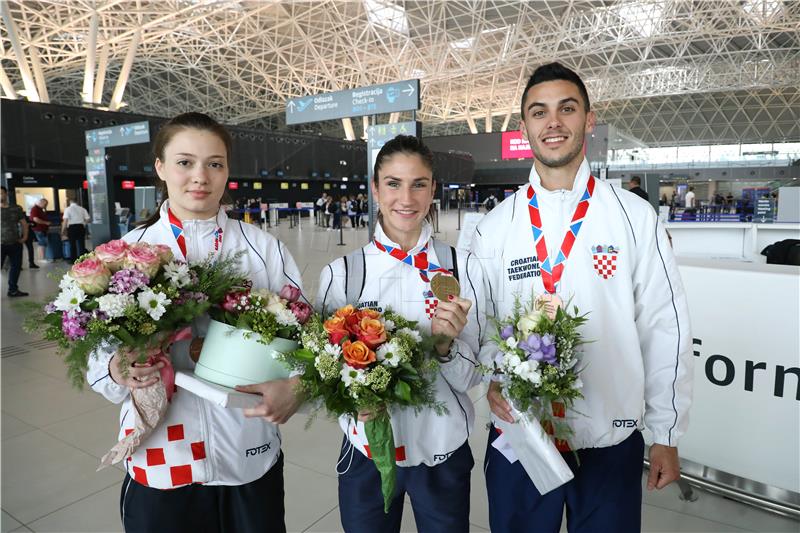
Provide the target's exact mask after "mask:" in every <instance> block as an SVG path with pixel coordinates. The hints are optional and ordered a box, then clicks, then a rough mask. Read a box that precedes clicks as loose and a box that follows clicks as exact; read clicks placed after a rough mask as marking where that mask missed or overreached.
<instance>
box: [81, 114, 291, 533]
mask: <svg viewBox="0 0 800 533" xmlns="http://www.w3.org/2000/svg"><path fill="white" fill-rule="evenodd" d="M154 154H155V156H156V163H155V168H156V172H157V173H158V177H159V178H160V179H161V183H160V185H161V186H163V193H164V198H165V200H164V201H163V202H162V205H161V207H160V209H159V210H158V212H157V213H156V214H155V215H154V216H153V217H152V218H150V219H149V220H147V221H146V222H145V223H144V224H143V225H142V226H140V227H139V228H137V229H135V230H133V231H131V232H130V233H128V234H127V235H125V236H124V237H123V241H125V242H126V243H128V244H134V243H150V244H161V245H166V246H169V248H170V249H171V250H172V253H173V254H174V255H175V257H176V258H180V259H183V260H184V261H187V262H190V263H194V262H197V261H203V260H206V259H208V258H209V257H212V258H215V259H216V258H219V259H222V258H227V257H236V258H237V261H238V268H239V272H240V273H241V274H242V275H243V276H245V277H246V278H247V279H249V280H250V281H251V282H252V286H253V288H254V289H268V290H270V291H273V292H279V291H280V290H281V288H283V287H284V286H285V285H286V284H289V285H292V286H293V287H297V288H298V289H301V285H300V283H301V277H300V272H299V271H298V268H297V265H296V264H295V262H294V260H293V259H292V257H291V255H290V254H289V252H288V250H286V248H285V246H284V245H283V244H282V243H280V242H279V241H277V240H276V239H274V238H273V237H272V236H270V235H269V234H267V233H264V232H262V231H259V230H258V228H256V227H255V226H252V225H249V224H242V223H241V222H240V221H237V220H232V219H229V218H228V217H227V216H226V214H225V212H224V210H223V209H221V208H220V201H221V199H222V195H223V193H224V192H225V187H226V184H227V181H228V168H229V167H228V163H229V161H230V155H231V138H230V135H229V134H228V132H227V131H226V130H225V129H224V128H223V127H222V126H221V125H220V124H218V123H217V122H216V121H214V120H213V119H212V118H210V117H208V116H207V115H204V114H201V113H186V114H183V115H179V116H177V117H175V118H173V119H172V120H170V121H169V122H167V123H166V124H164V125H163V126H162V127H161V129H160V130H159V131H158V134H157V136H156V138H155V141H154ZM117 248H118V249H117ZM123 248H125V246H124V243H121V244H119V245H118V246H116V247H115V246H106V247H105V252H104V253H105V254H106V256H108V257H105V260H112V259H113V257H111V256H113V254H115V253H120V254H121V253H123V250H122V249H123ZM128 248H129V249H130V248H131V247H128ZM128 253H129V252H128ZM237 254H238V255H237ZM207 325H208V318H207V316H206V317H203V318H202V319H199V320H196V321H195V322H194V324H193V325H192V336H193V339H192V340H191V341H190V340H184V341H178V342H176V343H175V344H173V345H172V348H171V350H170V352H171V353H170V355H171V360H172V365H173V366H174V367H175V368H176V369H192V368H193V366H194V360H193V359H195V358H196V357H197V355H198V354H199V351H200V347H201V345H202V337H203V335H204V333H205V330H206V328H207ZM94 355H95V357H92V358H90V365H89V372H88V375H87V378H88V382H89V383H90V384H91V387H92V388H93V389H94V390H95V391H97V392H99V393H100V394H102V395H104V396H105V397H106V398H108V399H109V400H111V401H112V402H114V403H122V412H121V414H120V426H119V438H120V439H123V438H125V436H126V434H127V433H129V432H130V430H131V428H133V425H134V419H135V418H136V414H135V413H134V409H135V408H136V406H135V405H134V403H133V402H132V399H131V398H132V397H131V389H140V388H145V387H149V386H151V385H153V384H156V383H158V381H159V372H160V371H161V370H162V368H163V366H164V363H163V362H159V363H157V364H156V365H151V366H141V365H133V366H130V367H127V368H121V366H120V364H119V361H120V359H121V358H122V359H123V360H124V359H125V358H124V357H122V356H123V355H124V354H120V353H118V352H117V350H116V347H115V346H113V345H108V346H106V347H105V349H103V350H98V351H97V352H96V353H95V354H94ZM295 384H296V378H295V379H286V380H277V381H271V382H267V383H261V384H257V385H249V386H247V387H245V388H243V389H242V390H245V391H247V392H254V393H260V394H262V396H263V400H262V403H261V404H260V405H258V406H256V407H253V408H250V409H247V410H244V411H242V410H239V409H226V408H222V407H219V406H217V405H214V404H212V403H211V402H207V401H204V400H203V399H201V398H200V397H198V396H195V395H193V394H192V393H190V392H189V391H187V390H184V389H180V390H178V392H177V393H175V394H174V396H173V397H172V399H171V402H170V404H169V406H168V407H167V410H166V415H165V419H163V420H161V421H160V423H159V424H158V425H157V426H156V427H155V429H154V430H153V431H152V433H151V434H150V435H149V436H147V437H146V438H145V439H144V440H143V441H142V442H141V445H140V446H139V447H138V448H137V449H136V450H135V452H134V453H133V454H132V455H131V456H130V458H128V459H127V460H126V461H125V466H126V471H127V474H126V476H125V480H124V481H123V485H122V494H121V498H120V512H121V515H122V522H123V525H124V527H125V530H126V531H128V532H133V531H187V532H188V531H207V530H214V531H285V525H284V505H283V496H284V493H283V455H282V453H281V449H280V448H281V440H280V434H279V431H278V428H277V426H276V425H275V424H280V423H283V422H285V421H286V420H288V418H289V417H290V416H291V415H292V414H293V413H294V412H295V411H296V409H297V407H298V406H299V403H300V402H299V399H298V398H297V397H296V396H295V394H294V390H295ZM250 417H259V418H250Z"/></svg>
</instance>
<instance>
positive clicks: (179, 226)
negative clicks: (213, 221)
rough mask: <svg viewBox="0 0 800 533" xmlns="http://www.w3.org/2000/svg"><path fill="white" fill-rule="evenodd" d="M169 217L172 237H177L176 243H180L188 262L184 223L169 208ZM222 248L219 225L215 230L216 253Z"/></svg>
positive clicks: (179, 245)
mask: <svg viewBox="0 0 800 533" xmlns="http://www.w3.org/2000/svg"><path fill="white" fill-rule="evenodd" d="M167 216H168V218H169V227H170V229H172V236H173V237H175V242H176V243H178V248H179V249H180V251H181V253H182V254H183V260H184V261H186V260H187V259H186V236H185V235H184V234H183V223H182V222H181V221H180V219H179V218H178V217H176V216H175V213H173V212H172V209H169V208H167ZM221 247H222V228H220V227H219V225H217V229H215V230H214V252H218V251H219V249H220V248H221Z"/></svg>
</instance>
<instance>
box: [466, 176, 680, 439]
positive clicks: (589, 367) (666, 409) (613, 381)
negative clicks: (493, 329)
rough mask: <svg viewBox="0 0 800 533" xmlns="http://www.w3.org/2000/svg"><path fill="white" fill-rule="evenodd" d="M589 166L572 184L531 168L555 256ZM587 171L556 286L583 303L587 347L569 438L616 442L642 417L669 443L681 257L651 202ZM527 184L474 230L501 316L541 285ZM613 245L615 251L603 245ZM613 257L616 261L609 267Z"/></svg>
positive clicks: (494, 310) (675, 435) (676, 430)
mask: <svg viewBox="0 0 800 533" xmlns="http://www.w3.org/2000/svg"><path fill="white" fill-rule="evenodd" d="M589 173H590V171H589V164H588V163H587V162H586V160H584V161H583V164H582V165H581V167H580V169H579V170H578V173H577V176H576V178H575V183H574V185H573V188H572V190H559V191H548V190H546V189H545V188H544V187H542V186H541V182H540V179H539V176H538V174H537V173H536V169H535V167H534V168H532V170H531V174H530V184H532V185H533V186H534V188H535V190H536V194H537V196H538V198H539V210H540V214H541V218H542V226H543V231H544V234H545V240H546V243H547V248H548V256H549V257H550V261H551V262H552V261H553V260H554V258H555V257H556V255H557V253H558V250H559V248H560V246H561V242H562V240H563V238H564V234H565V232H566V230H567V225H568V223H569V222H570V221H571V219H572V216H573V213H574V212H575V207H576V205H577V204H578V201H579V199H580V197H581V196H582V195H583V193H584V191H585V190H586V184H587V181H588V179H589ZM595 181H596V185H595V189H594V195H593V197H592V199H591V203H590V207H589V210H588V213H587V215H586V217H585V219H584V221H583V225H582V226H581V229H580V231H579V233H578V238H577V240H576V241H575V244H574V246H573V248H572V253H571V255H570V256H569V259H568V260H567V262H566V266H565V268H564V272H563V276H562V278H561V286H560V288H559V289H558V294H559V296H560V297H561V298H562V300H563V301H564V302H567V301H570V300H571V303H572V305H576V306H577V307H578V309H579V310H580V312H581V313H587V312H588V313H589V316H588V322H587V323H586V324H585V325H584V327H583V328H582V331H581V333H582V335H583V339H584V340H586V341H589V343H588V344H586V345H584V346H583V354H584V355H583V362H582V366H583V367H584V370H583V372H582V373H581V375H580V377H581V379H582V381H583V384H584V387H583V391H582V392H583V395H584V398H583V399H580V400H577V401H576V402H575V405H574V409H573V410H571V411H568V412H567V419H568V422H569V424H570V426H571V427H572V429H573V430H574V432H575V434H574V437H572V438H571V439H570V444H571V446H572V447H573V448H574V449H580V448H595V447H598V448H600V447H607V446H612V445H614V444H618V443H620V442H622V441H623V440H624V439H625V438H626V437H628V436H629V435H630V434H631V433H632V432H633V431H635V429H636V428H640V429H641V427H642V424H644V426H646V427H647V428H648V429H650V430H651V431H652V432H653V435H654V440H655V442H656V443H658V444H664V445H668V446H676V445H677V442H678V439H679V438H680V437H681V435H683V433H684V432H685V431H686V426H687V423H688V419H687V414H688V411H689V406H690V404H691V396H692V375H693V373H692V367H693V358H692V334H691V331H690V326H689V313H688V307H687V303H686V294H685V292H684V289H683V285H682V283H681V279H680V275H679V273H678V265H677V264H676V262H675V258H674V256H673V253H672V249H671V248H670V245H669V242H668V240H667V235H666V232H665V231H664V228H663V226H662V225H661V224H660V223H659V222H658V219H657V217H656V213H655V211H654V210H653V208H652V207H651V206H650V205H649V204H648V203H647V202H645V201H644V200H642V199H641V198H639V197H638V196H636V195H634V194H631V193H629V192H628V191H624V190H620V189H614V188H613V187H612V186H611V185H609V184H608V183H606V182H603V181H600V180H595ZM528 186H529V185H528V184H525V185H524V186H522V187H520V188H519V189H518V190H517V192H516V193H515V194H514V195H512V196H509V197H508V198H506V199H505V200H504V201H503V202H502V203H501V204H500V205H498V206H497V207H496V208H495V209H494V210H492V211H491V212H490V213H489V214H487V215H486V217H485V218H484V219H483V220H482V221H481V222H480V223H479V224H478V226H477V230H476V233H475V236H474V238H473V241H472V246H471V250H472V252H473V253H474V254H475V256H477V257H478V258H479V259H480V260H481V263H482V265H483V269H484V276H485V280H486V283H487V291H486V292H487V296H488V297H489V298H490V301H489V302H487V305H486V308H487V312H489V313H490V314H495V316H497V317H498V318H503V317H506V316H508V315H510V314H511V311H512V306H513V304H514V295H515V294H518V295H521V297H522V299H523V301H525V302H526V303H527V301H528V299H529V298H530V294H531V289H533V290H535V291H536V293H537V294H544V292H545V290H544V286H543V284H542V278H541V276H540V271H539V263H538V259H537V257H536V251H535V249H534V241H533V233H532V231H531V222H530V217H529V215H528V197H527V190H528ZM598 246H603V247H604V249H603V252H600V253H598V250H597V247H598ZM609 246H613V248H614V250H615V251H616V253H613V254H609V253H607V247H609ZM610 255H614V256H616V258H615V259H613V260H612V259H611V258H610V257H609V256H610ZM604 256H605V257H604ZM612 261H613V262H614V263H615V266H616V270H611V269H610V268H609V267H610V266H611V264H612ZM604 265H605V266H604ZM487 339H488V337H487ZM496 353H497V347H496V345H495V344H494V343H492V342H491V341H488V340H487V342H485V343H484V344H483V346H482V351H481V355H480V358H481V360H482V361H483V362H484V363H486V364H488V363H489V362H490V361H491V358H492V357H493V356H494V354H496ZM578 413H581V414H578Z"/></svg>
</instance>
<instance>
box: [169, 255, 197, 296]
mask: <svg viewBox="0 0 800 533" xmlns="http://www.w3.org/2000/svg"><path fill="white" fill-rule="evenodd" d="M164 274H165V275H166V276H167V279H168V280H169V281H170V282H171V283H172V284H173V285H174V286H175V287H177V288H179V289H180V288H182V287H186V286H187V285H189V284H190V283H191V282H192V278H191V276H190V275H189V265H188V264H186V263H180V262H178V261H173V262H171V263H167V264H166V265H164Z"/></svg>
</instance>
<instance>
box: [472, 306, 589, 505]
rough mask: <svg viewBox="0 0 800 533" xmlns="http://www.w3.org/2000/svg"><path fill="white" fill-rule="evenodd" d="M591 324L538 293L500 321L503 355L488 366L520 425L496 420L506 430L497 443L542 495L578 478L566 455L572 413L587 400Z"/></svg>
mask: <svg viewBox="0 0 800 533" xmlns="http://www.w3.org/2000/svg"><path fill="white" fill-rule="evenodd" d="M586 320H587V318H586V315H585V314H584V315H581V314H579V312H578V309H577V307H573V308H572V309H571V310H569V309H565V308H564V306H563V305H561V301H560V300H559V299H558V297H557V296H550V295H543V296H538V297H537V296H536V295H534V296H533V297H532V298H531V301H530V302H528V303H526V304H523V303H522V302H520V300H519V298H517V299H516V300H515V302H514V308H513V311H512V313H511V315H510V316H508V317H505V318H503V319H500V320H498V321H497V334H496V335H495V336H494V337H493V338H492V340H493V342H494V343H495V344H496V345H497V348H498V351H497V353H496V354H495V356H494V358H493V360H492V361H491V362H490V363H489V365H487V366H485V367H484V371H485V372H486V373H487V374H488V375H489V377H490V379H491V380H492V381H496V382H499V383H501V384H502V390H503V396H504V397H505V398H506V400H507V401H508V402H509V404H510V405H511V407H512V414H513V416H514V418H515V420H516V421H517V423H515V424H508V423H506V422H504V421H502V420H500V419H499V418H497V417H493V421H494V423H495V426H496V427H497V428H498V429H500V431H501V438H499V439H497V440H495V442H494V443H493V445H494V446H495V447H496V448H498V449H499V450H500V451H501V452H503V453H504V454H505V455H506V457H509V459H510V460H511V459H514V460H516V459H519V460H520V461H521V463H522V464H523V466H524V467H525V470H526V472H527V473H528V475H529V476H530V477H531V480H532V481H533V482H534V484H535V485H536V488H537V489H538V490H539V492H540V493H542V494H544V493H545V492H548V491H549V490H552V489H554V488H556V487H558V486H560V485H561V484H563V483H565V482H566V481H568V480H569V479H571V478H572V472H571V471H570V470H569V467H568V466H567V464H566V462H565V461H564V460H563V458H562V457H561V456H560V452H565V451H569V450H570V446H569V438H570V436H571V435H572V431H571V429H570V427H569V425H568V423H567V413H570V412H572V413H574V410H573V409H572V407H573V404H574V402H575V400H576V399H578V398H582V397H583V395H582V393H581V388H582V387H583V383H582V381H581V378H580V369H581V367H582V365H581V350H580V346H581V345H582V344H583V343H584V341H583V340H582V338H581V334H580V331H579V330H580V327H581V326H582V325H583V324H584V323H585V322H586ZM498 441H499V442H498ZM502 448H506V451H504V450H503V449H502Z"/></svg>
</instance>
